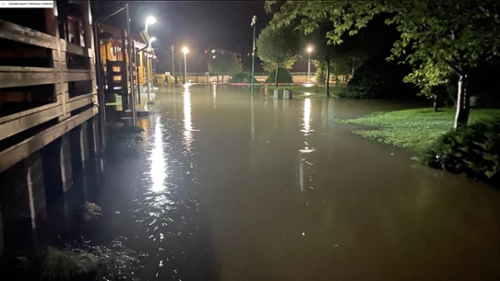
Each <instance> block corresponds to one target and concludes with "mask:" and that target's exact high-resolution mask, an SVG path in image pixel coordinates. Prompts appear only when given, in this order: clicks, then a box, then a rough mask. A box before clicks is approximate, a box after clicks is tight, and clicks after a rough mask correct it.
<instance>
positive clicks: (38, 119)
mask: <svg viewBox="0 0 500 281" xmlns="http://www.w3.org/2000/svg"><path fill="white" fill-rule="evenodd" d="M20 113H22V112H20ZM61 115H62V110H61V106H60V105H58V104H56V106H52V107H51V108H48V109H45V110H43V111H39V112H35V113H32V114H25V115H24V116H23V117H20V118H17V119H14V120H11V121H9V122H5V123H1V124H0V140H2V139H5V138H8V137H10V136H13V135H15V134H18V133H21V132H23V131H26V130H28V129H30V128H33V127H35V126H37V125H40V124H42V123H45V122H47V121H49V120H52V119H54V118H57V117H59V116H61Z"/></svg>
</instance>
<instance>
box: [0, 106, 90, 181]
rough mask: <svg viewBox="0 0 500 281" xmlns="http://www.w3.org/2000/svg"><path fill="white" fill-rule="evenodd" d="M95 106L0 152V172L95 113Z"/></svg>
mask: <svg viewBox="0 0 500 281" xmlns="http://www.w3.org/2000/svg"><path fill="white" fill-rule="evenodd" d="M97 112H98V110H97V107H93V108H90V109H88V110H86V111H84V112H82V113H80V114H78V115H76V116H73V117H71V118H68V119H66V120H64V121H63V122H61V123H59V124H57V125H55V126H53V127H51V128H49V129H47V130H45V131H43V132H41V133H39V134H37V135H35V136H33V137H31V138H28V139H26V140H24V141H22V142H20V143H18V144H16V145H14V146H12V147H9V148H7V149H5V150H3V151H1V152H0V173H1V172H3V171H5V170H6V169H8V168H9V167H11V166H12V165H14V164H16V163H18V162H19V161H21V160H23V159H24V158H26V157H28V156H29V155H31V154H32V153H34V152H35V151H37V150H39V149H41V148H43V147H44V146H46V145H47V144H49V143H51V142H52V141H54V140H55V139H57V138H59V137H61V136H62V135H64V134H66V133H67V132H69V131H70V130H72V129H73V128H75V127H76V126H78V125H80V124H82V123H83V122H85V121H87V120H88V119H90V118H92V117H93V116H95V115H96V114H97Z"/></svg>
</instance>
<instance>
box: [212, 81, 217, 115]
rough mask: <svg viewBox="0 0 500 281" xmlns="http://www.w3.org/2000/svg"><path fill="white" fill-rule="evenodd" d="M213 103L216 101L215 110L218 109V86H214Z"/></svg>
mask: <svg viewBox="0 0 500 281" xmlns="http://www.w3.org/2000/svg"><path fill="white" fill-rule="evenodd" d="M213 101H214V109H216V108H217V85H215V84H214V90H213Z"/></svg>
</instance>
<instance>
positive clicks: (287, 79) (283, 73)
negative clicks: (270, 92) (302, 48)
mask: <svg viewBox="0 0 500 281" xmlns="http://www.w3.org/2000/svg"><path fill="white" fill-rule="evenodd" d="M276 71H277V69H273V70H272V71H271V72H270V73H269V76H268V77H267V79H266V83H275V84H276V83H293V77H292V74H290V72H289V71H288V70H287V69H285V68H280V69H279V75H278V76H276ZM276 77H278V81H277V82H276Z"/></svg>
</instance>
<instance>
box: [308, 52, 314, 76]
mask: <svg viewBox="0 0 500 281" xmlns="http://www.w3.org/2000/svg"><path fill="white" fill-rule="evenodd" d="M312 51H313V48H312V47H311V46H309V47H307V53H308V54H309V63H308V64H307V82H309V81H310V80H311V79H310V76H311V52H312Z"/></svg>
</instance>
